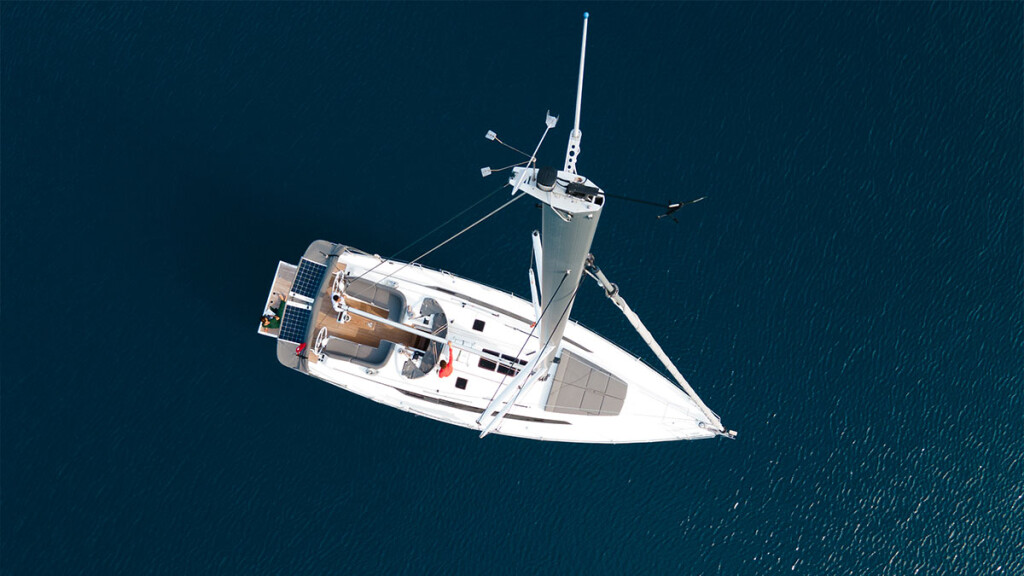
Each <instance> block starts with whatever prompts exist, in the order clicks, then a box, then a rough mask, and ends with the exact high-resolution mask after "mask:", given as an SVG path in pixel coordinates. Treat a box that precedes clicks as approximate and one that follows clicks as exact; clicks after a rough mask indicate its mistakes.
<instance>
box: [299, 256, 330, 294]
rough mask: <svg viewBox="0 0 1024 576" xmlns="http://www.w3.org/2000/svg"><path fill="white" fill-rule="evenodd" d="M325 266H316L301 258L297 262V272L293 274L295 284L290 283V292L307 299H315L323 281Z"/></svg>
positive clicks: (314, 263)
mask: <svg viewBox="0 0 1024 576" xmlns="http://www.w3.org/2000/svg"><path fill="white" fill-rule="evenodd" d="M326 270H327V266H324V265H323V264H317V263H316V262H312V261H310V260H306V259H305V258H303V259H302V260H299V271H298V272H297V273H296V274H295V282H293V283H292V292H295V293H296V294H302V295H303V296H305V297H307V298H316V293H317V292H319V291H320V283H321V281H323V279H324V271H326Z"/></svg>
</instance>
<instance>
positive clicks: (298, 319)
mask: <svg viewBox="0 0 1024 576" xmlns="http://www.w3.org/2000/svg"><path fill="white" fill-rule="evenodd" d="M312 315H313V311H312V310H308V309H306V308H304V307H300V306H285V310H284V317H283V318H282V319H281V335H280V336H278V339H279V340H284V341H285V342H294V343H296V344H301V343H303V342H305V341H306V332H307V331H308V330H309V319H310V317H311V316H312Z"/></svg>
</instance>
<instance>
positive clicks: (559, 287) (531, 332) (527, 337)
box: [477, 272, 575, 422]
mask: <svg viewBox="0 0 1024 576" xmlns="http://www.w3.org/2000/svg"><path fill="white" fill-rule="evenodd" d="M568 277H569V273H568V272H566V273H565V274H564V275H562V280H561V282H559V283H558V287H557V288H555V291H554V293H553V294H552V295H551V300H548V303H547V304H546V305H545V306H544V309H543V310H541V311H540V316H538V317H537V321H536V322H534V323H533V326H530V333H529V334H527V335H526V341H525V342H523V345H522V346H520V347H519V352H516V358H519V356H521V355H522V354H523V350H526V345H527V344H529V343H530V338H533V333H534V332H536V331H537V326H540V319H541V318H543V317H544V315H545V314H547V312H548V308H550V307H551V303H552V302H554V301H555V296H554V295H555V294H558V291H559V290H561V289H562V284H564V283H565V279H566V278H568ZM574 296H575V295H574ZM570 302H571V300H570ZM548 340H549V341H550V338H549V339H548ZM541 350H543V348H541V349H539V350H538V352H540V351H541ZM508 376H509V375H508V374H505V375H504V376H502V377H501V382H498V387H497V388H495V389H494V394H491V399H490V400H489V401H488V402H487V405H488V406H490V405H491V402H494V398H495V397H496V396H497V395H498V391H499V390H501V387H502V386H504V385H505V379H506V378H508ZM484 409H485V410H486V408H484ZM483 416H484V415H483V414H481V415H480V418H481V419H483ZM479 421H480V420H477V422H479Z"/></svg>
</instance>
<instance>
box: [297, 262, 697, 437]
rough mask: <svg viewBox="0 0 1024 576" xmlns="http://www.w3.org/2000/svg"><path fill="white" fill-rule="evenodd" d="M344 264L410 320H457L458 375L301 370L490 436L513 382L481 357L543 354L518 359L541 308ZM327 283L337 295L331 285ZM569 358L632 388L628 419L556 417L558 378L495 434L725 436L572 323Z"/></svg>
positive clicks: (393, 362) (410, 272)
mask: <svg viewBox="0 0 1024 576" xmlns="http://www.w3.org/2000/svg"><path fill="white" fill-rule="evenodd" d="M317 244H322V243H317ZM317 244H314V246H316V245H317ZM314 246H311V247H310V251H308V252H307V254H309V253H310V252H312V251H313V248H314ZM337 262H338V263H339V265H340V264H343V265H344V266H345V267H346V269H347V271H348V273H349V275H350V276H355V277H358V276H360V275H362V274H364V273H366V272H367V271H368V270H370V269H371V268H374V267H375V266H376V269H374V270H373V271H372V272H369V273H368V274H366V275H365V276H364V277H363V279H364V280H367V281H370V282H374V283H376V282H383V283H385V284H387V285H389V286H391V287H393V289H395V290H397V291H399V292H401V293H402V294H403V295H404V296H405V299H406V302H407V303H408V309H409V310H416V309H418V306H419V303H420V302H422V301H423V299H425V298H432V299H434V300H436V301H437V302H438V303H439V304H440V305H441V307H442V308H443V309H444V313H445V314H446V315H447V318H448V335H447V339H448V340H449V341H451V342H452V344H453V345H454V346H453V347H454V349H455V350H454V355H455V362H454V366H455V370H454V374H453V375H452V376H449V377H446V378H441V377H439V376H438V373H437V370H436V369H435V370H433V371H432V372H431V373H428V374H426V375H425V376H423V377H420V378H415V379H414V378H407V377H405V376H403V375H402V365H403V363H404V362H405V361H406V360H407V358H406V356H404V355H402V354H400V353H397V352H396V353H392V354H391V355H390V357H389V358H388V360H387V363H386V364H384V365H383V366H381V367H380V368H378V369H370V368H365V367H363V366H360V365H358V364H355V363H352V362H349V361H346V360H343V359H333V358H330V357H327V356H324V357H320V358H316V357H312V356H313V355H312V354H311V355H310V356H311V358H310V361H308V362H303V363H302V366H299V367H298V368H299V369H300V370H303V369H304V370H303V371H305V372H307V373H308V374H309V375H311V376H315V377H317V378H320V379H322V380H325V381H327V382H329V383H331V384H333V385H335V386H337V387H339V388H342V389H345V390H348V391H350V392H353V393H355V394H359V395H360V396H364V397H366V398H369V399H370V400H373V401H375V402H379V403H381V404H384V405H387V406H391V407H393V408H398V409H400V410H404V411H406V412H411V413H413V414H417V415H420V416H425V417H427V418H431V419H434V420H438V421H441V422H445V423H448V424H455V425H458V426H463V427H466V428H471V429H474V430H477V431H480V430H481V429H482V426H481V424H478V423H477V419H478V418H480V416H481V414H482V413H483V411H484V410H485V408H486V406H487V405H488V403H489V402H490V401H491V399H492V398H493V397H494V395H495V394H496V392H497V391H498V389H499V386H500V385H501V384H502V383H504V384H506V385H507V384H508V382H509V381H511V380H512V377H511V376H503V375H502V374H500V373H498V372H495V371H493V370H488V369H486V368H482V367H480V366H479V363H480V358H481V356H480V355H479V354H476V353H474V352H478V351H481V350H485V349H486V350H491V351H497V352H500V353H501V354H506V355H509V356H517V357H520V358H526V359H528V358H529V357H530V356H529V354H530V353H536V351H537V349H538V348H539V345H538V343H537V338H536V337H533V338H530V342H529V343H528V344H527V345H526V347H525V349H523V352H522V354H517V353H518V352H519V351H520V349H521V348H522V347H523V344H524V342H526V341H527V335H528V334H529V333H530V332H531V326H530V322H528V321H524V320H527V319H531V320H532V318H533V316H534V308H533V305H532V303H530V302H528V301H526V300H523V299H521V298H518V297H516V296H514V295H512V294H508V293H505V292H502V291H499V290H496V289H494V288H490V287H488V286H485V285H482V284H479V283H477V282H473V281H470V280H466V279H463V278H459V277H457V276H454V275H452V274H450V273H447V272H440V271H436V270H431V269H428V268H423V267H420V266H407V265H404V264H403V263H400V262H392V261H386V262H383V263H382V262H381V260H379V259H378V258H377V257H375V256H369V255H365V254H362V253H356V252H351V251H346V252H344V253H342V254H341V255H340V256H339V257H338V259H337ZM323 283H324V285H325V286H326V285H329V284H330V278H325V279H324V281H323ZM402 320H403V323H404V324H406V325H415V319H414V318H410V317H409V315H408V313H407V312H406V313H403V314H402ZM477 321H483V322H484V323H485V326H484V329H483V330H482V331H478V330H474V329H473V325H474V322H477ZM317 330H319V327H317V326H312V327H311V328H310V330H309V334H310V336H309V338H310V339H311V340H312V339H313V338H315V335H316V333H317ZM281 344H286V343H284V342H282V343H281ZM310 347H312V343H310ZM563 349H564V350H566V351H569V352H570V354H571V355H573V356H576V357H578V358H580V359H582V360H583V361H586V362H589V363H591V364H593V365H595V366H597V367H599V368H600V369H601V370H603V371H604V372H607V373H609V374H611V375H613V376H614V377H616V378H618V379H619V380H621V381H622V382H623V383H625V385H626V393H625V398H624V399H623V400H622V402H621V409H620V410H618V413H617V414H615V415H610V414H601V415H592V414H573V413H563V412H559V411H557V410H553V409H552V407H551V406H550V398H549V393H550V392H551V387H552V384H553V380H554V378H553V377H549V378H547V380H546V381H537V382H535V383H534V384H532V386H530V387H528V388H527V389H526V390H525V391H524V392H523V394H522V395H521V396H520V397H519V399H518V400H517V401H516V403H515V404H514V406H513V407H512V408H511V409H510V410H509V411H508V413H507V415H506V416H505V417H504V418H503V419H502V420H501V421H500V423H499V424H498V425H497V427H496V428H495V429H494V430H492V433H495V434H504V435H508V436H518V437H522V438H531V439H536V440H553V441H562V442H586V443H608V444H615V443H630V442H656V441H666V440H689V439H699V438H710V437H713V436H715V432H714V431H713V430H712V429H711V428H710V427H708V426H707V425H706V422H705V420H706V418H705V417H704V416H703V414H702V413H701V411H700V409H699V408H698V407H697V406H696V405H695V404H694V402H693V401H692V400H691V399H690V398H689V397H688V396H687V395H686V394H685V393H684V392H683V391H682V390H680V389H679V388H678V387H677V386H675V385H674V384H673V383H672V382H670V381H669V380H668V379H666V378H665V377H663V376H662V375H660V374H659V373H657V372H655V371H654V370H653V369H651V368H650V367H649V366H647V365H646V364H644V363H643V362H642V361H640V360H639V359H637V358H635V357H633V356H631V355H630V354H628V353H626V352H625V351H624V350H622V349H621V348H619V347H617V346H615V345H614V344H612V343H611V342H609V341H608V340H606V339H604V338H602V337H601V336H599V335H597V334H596V333H594V332H592V331H590V330H588V329H586V328H584V327H583V326H580V325H579V324H576V323H575V322H571V321H570V322H569V323H568V325H567V327H566V331H565V339H564V340H563ZM446 355H447V353H445V356H446ZM459 378H463V379H465V380H466V383H465V389H459V388H457V387H456V383H457V382H458V379H459ZM503 378H504V381H503ZM485 424H486V421H485Z"/></svg>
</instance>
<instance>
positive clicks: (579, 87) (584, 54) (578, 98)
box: [572, 12, 590, 132]
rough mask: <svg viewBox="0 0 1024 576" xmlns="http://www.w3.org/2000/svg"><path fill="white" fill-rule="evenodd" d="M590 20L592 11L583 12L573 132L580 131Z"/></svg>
mask: <svg viewBox="0 0 1024 576" xmlns="http://www.w3.org/2000/svg"><path fill="white" fill-rule="evenodd" d="M589 20H590V12H584V13H583V45H582V46H581V47H580V79H579V82H578V83H577V84H576V122H575V123H574V124H573V127H572V130H573V132H579V131H580V104H581V103H582V102H583V63H584V61H585V60H586V58H587V22H588V21H589Z"/></svg>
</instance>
